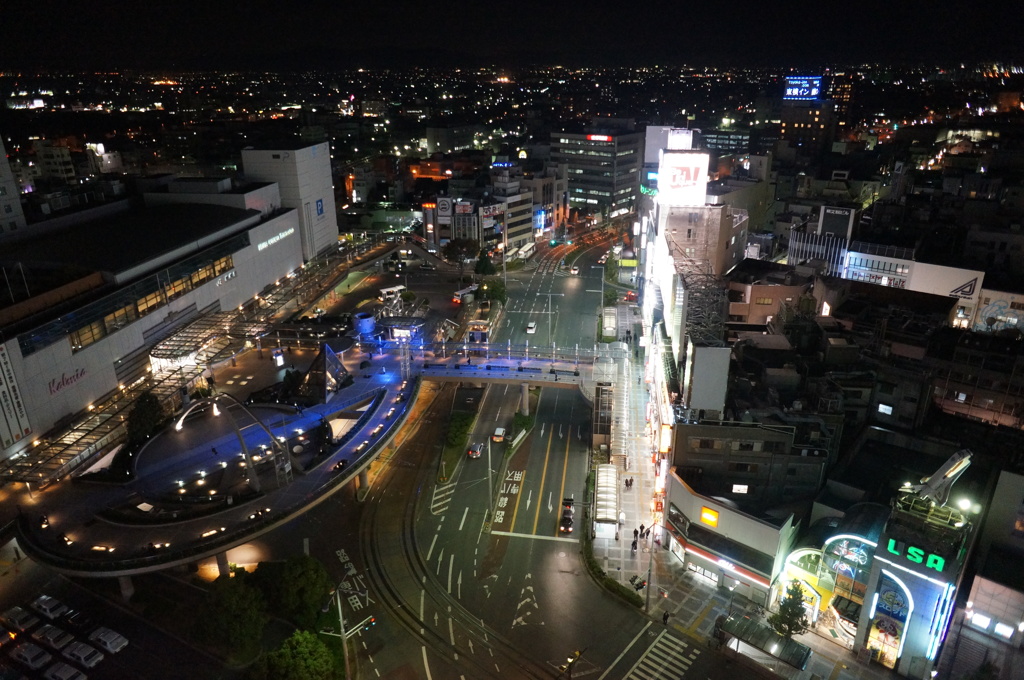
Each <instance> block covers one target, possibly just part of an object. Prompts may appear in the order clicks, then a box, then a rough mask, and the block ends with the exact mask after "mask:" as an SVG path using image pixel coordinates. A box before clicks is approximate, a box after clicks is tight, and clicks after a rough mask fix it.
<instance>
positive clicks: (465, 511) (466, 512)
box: [459, 505, 469, 531]
mask: <svg viewBox="0 0 1024 680" xmlns="http://www.w3.org/2000/svg"><path fill="white" fill-rule="evenodd" d="M468 514H469V506H468V505H467V506H466V509H465V510H463V511H462V521H460V522H459V531H462V526H463V525H464V524H465V523H466V515H468Z"/></svg>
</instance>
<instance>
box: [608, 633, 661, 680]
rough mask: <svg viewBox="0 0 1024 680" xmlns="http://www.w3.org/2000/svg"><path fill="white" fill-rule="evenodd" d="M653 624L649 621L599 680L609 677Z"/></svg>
mask: <svg viewBox="0 0 1024 680" xmlns="http://www.w3.org/2000/svg"><path fill="white" fill-rule="evenodd" d="M652 623H654V622H653V621H648V622H647V625H646V626H644V627H643V628H641V629H640V632H639V633H637V634H636V637H635V638H633V639H632V640H630V641H629V644H628V645H626V646H625V647H624V648H623V650H622V652H621V653H620V654H619V655H618V656H617V657H616V658H615V661H612V663H611V665H609V666H608V670H606V671H605V672H604V673H602V674H601V677H599V678H598V679H597V680H604V679H605V678H607V677H608V674H609V673H611V672H612V669H613V668H615V666H617V665H618V663H619V662H620V661H622V657H624V656H626V652H628V651H629V649H630V647H632V646H633V645H635V644H636V641H637V640H639V639H640V636H641V635H643V634H644V633H646V632H647V629H648V628H650V627H651V624H652Z"/></svg>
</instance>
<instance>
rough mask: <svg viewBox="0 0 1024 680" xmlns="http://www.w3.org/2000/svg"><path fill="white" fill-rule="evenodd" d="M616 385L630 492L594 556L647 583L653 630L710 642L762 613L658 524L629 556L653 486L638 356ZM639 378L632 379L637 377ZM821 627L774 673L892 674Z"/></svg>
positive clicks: (865, 678) (877, 678) (616, 451)
mask: <svg viewBox="0 0 1024 680" xmlns="http://www.w3.org/2000/svg"><path fill="white" fill-rule="evenodd" d="M620 308H625V309H627V310H629V311H628V312H626V313H619V314H617V318H618V322H619V328H618V333H617V335H618V336H619V337H624V336H625V335H626V330H627V329H629V330H630V331H631V332H636V329H635V327H634V323H635V322H636V319H635V318H634V317H633V314H632V309H631V306H626V305H620ZM618 364H619V365H618V376H617V380H616V381H615V385H616V397H617V398H616V401H615V414H614V417H613V420H612V444H611V450H612V459H611V462H612V463H614V464H615V465H616V466H618V468H619V470H620V480H622V481H625V480H626V479H628V478H632V480H633V482H632V484H631V487H630V488H627V487H626V486H625V484H620V486H619V498H620V504H619V509H620V512H624V513H625V517H626V520H625V524H623V525H621V526H620V527H619V538H617V539H595V540H594V557H595V559H596V560H597V562H598V564H600V565H601V567H602V568H603V569H604V570H605V572H606V573H607V574H608V575H609V576H611V577H612V578H616V579H618V581H619V582H620V583H622V584H623V585H624V586H626V587H630V585H629V579H630V577H632V576H640V578H642V579H646V580H647V581H648V586H647V589H646V591H643V592H641V593H640V594H641V596H643V597H644V598H645V600H646V603H647V604H646V607H645V610H646V613H647V615H648V616H649V617H650V618H651V619H652V620H653V621H655V622H656V623H658V624H659V625H661V624H662V617H663V615H664V613H665V612H668V613H669V619H668V621H667V623H666V624H665V625H667V626H669V627H670V628H671V629H673V630H674V631H675V632H676V633H680V634H683V635H686V636H688V637H690V638H692V639H694V640H697V641H698V642H699V643H700V644H701V646H705V645H711V646H713V645H714V642H713V641H712V634H713V631H714V627H715V621H716V620H717V619H718V617H719V616H728V615H729V614H730V613H733V614H737V615H749V616H761V614H760V613H759V612H758V611H757V607H756V605H755V604H754V603H753V602H751V601H749V600H747V599H746V598H745V597H743V596H739V595H737V596H734V595H733V593H732V591H730V590H728V589H727V588H724V587H719V586H718V585H717V584H715V583H713V582H712V581H710V580H709V579H707V578H705V577H703V576H700V575H698V574H697V573H696V572H692V571H689V570H688V569H687V568H686V565H685V564H683V562H682V561H681V560H679V559H678V558H677V557H676V556H675V555H673V554H672V553H671V552H669V551H668V549H667V546H666V545H664V544H662V542H661V530H660V527H655V528H654V530H653V531H652V532H651V537H650V539H648V540H640V541H638V546H637V552H636V553H635V554H634V553H632V551H631V545H630V544H631V543H632V541H633V530H634V528H635V529H639V527H640V525H641V524H642V525H644V527H645V528H647V527H650V526H651V524H652V523H653V522H654V520H655V517H654V514H653V497H654V494H655V489H656V488H657V487H656V485H657V481H658V480H657V477H656V474H655V473H656V468H655V466H654V465H653V464H652V463H651V457H650V444H649V441H648V438H647V436H646V434H645V432H646V429H647V423H646V414H647V390H646V388H645V387H644V386H643V380H642V373H643V359H642V358H640V357H637V358H634V357H630V358H627V359H625V360H620V361H619V362H618ZM638 378H639V380H638ZM826 636H827V637H828V638H831V637H832V636H831V634H830V633H829V631H828V628H827V627H824V626H822V627H821V629H820V630H819V631H817V632H809V633H806V634H804V635H799V636H797V637H796V639H797V640H798V641H799V642H801V643H803V644H805V645H807V646H808V647H810V648H811V649H812V650H813V651H814V654H813V655H812V656H811V660H810V662H809V663H808V665H807V668H806V669H804V670H803V671H797V669H795V668H789V667H787V668H784V669H780V670H779V675H782V676H784V677H788V678H794V679H796V680H812V679H814V678H821V679H828V680H855V679H857V680H882V679H887V680H888V679H890V678H896V677H898V676H897V675H896V674H895V673H893V672H892V671H890V670H889V669H887V668H884V667H882V666H880V665H878V664H870V663H869V662H861V661H858V660H857V658H856V656H855V654H854V653H853V651H851V650H849V649H848V648H846V647H845V646H843V645H840V644H836V643H834V642H832V641H831V640H830V639H826Z"/></svg>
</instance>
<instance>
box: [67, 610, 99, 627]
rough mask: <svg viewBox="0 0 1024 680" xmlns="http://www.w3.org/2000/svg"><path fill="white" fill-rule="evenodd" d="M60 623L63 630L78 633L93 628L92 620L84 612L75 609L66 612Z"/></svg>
mask: <svg viewBox="0 0 1024 680" xmlns="http://www.w3.org/2000/svg"><path fill="white" fill-rule="evenodd" d="M62 621H63V623H64V627H65V628H67V629H69V630H74V631H79V632H84V631H87V630H89V629H90V628H92V626H93V620H92V619H91V618H89V616H88V615H87V614H86V613H85V612H83V611H79V610H77V609H69V610H67V611H66V612H65V613H64V618H63V619H62Z"/></svg>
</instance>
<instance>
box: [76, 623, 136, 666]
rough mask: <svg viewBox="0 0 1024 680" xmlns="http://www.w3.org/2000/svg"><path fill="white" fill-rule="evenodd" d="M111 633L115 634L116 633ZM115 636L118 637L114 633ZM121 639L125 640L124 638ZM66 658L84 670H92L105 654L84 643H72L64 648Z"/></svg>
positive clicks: (126, 642)
mask: <svg viewBox="0 0 1024 680" xmlns="http://www.w3.org/2000/svg"><path fill="white" fill-rule="evenodd" d="M110 632H112V633H113V632H114V631H110ZM114 635H117V633H114ZM118 637H120V636H118ZM121 639H122V640H124V638H121ZM125 644H128V641H127V640H125ZM64 656H65V657H67V658H69V659H71V660H72V661H74V662H75V663H77V664H78V665H79V666H81V667H82V668H92V667H93V666H95V665H96V664H98V663H99V662H100V661H103V653H102V652H100V651H99V650H98V649H96V648H95V647H93V646H92V645H87V644H85V643H84V642H72V643H71V644H70V645H68V646H67V647H65V648H64Z"/></svg>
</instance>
